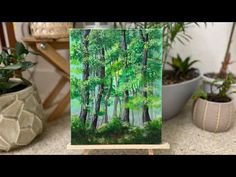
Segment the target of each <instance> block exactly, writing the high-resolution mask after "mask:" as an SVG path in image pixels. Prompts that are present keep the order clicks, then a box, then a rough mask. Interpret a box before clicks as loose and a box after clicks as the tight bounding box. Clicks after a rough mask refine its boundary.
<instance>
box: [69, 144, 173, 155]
mask: <svg viewBox="0 0 236 177" xmlns="http://www.w3.org/2000/svg"><path fill="white" fill-rule="evenodd" d="M67 149H70V150H84V152H83V155H89V151H90V150H122V149H125V150H147V151H148V155H154V154H155V151H156V150H167V149H170V144H169V143H162V144H132V145H126V144H124V145H67Z"/></svg>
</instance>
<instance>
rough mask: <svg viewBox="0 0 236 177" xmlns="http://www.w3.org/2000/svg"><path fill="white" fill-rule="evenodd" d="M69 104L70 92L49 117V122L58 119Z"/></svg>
mask: <svg viewBox="0 0 236 177" xmlns="http://www.w3.org/2000/svg"><path fill="white" fill-rule="evenodd" d="M69 103H70V92H68V93H67V94H66V95H65V96H64V97H63V98H62V100H61V101H60V102H59V104H58V106H57V107H56V108H55V110H54V111H53V112H52V114H51V115H50V116H49V117H48V122H49V121H53V120H56V119H58V118H59V116H60V115H61V113H62V112H63V111H64V110H65V108H66V106H67V105H68V104H69Z"/></svg>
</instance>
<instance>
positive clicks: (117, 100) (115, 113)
mask: <svg viewBox="0 0 236 177" xmlns="http://www.w3.org/2000/svg"><path fill="white" fill-rule="evenodd" d="M117 77H119V74H118V76H117V75H115V83H116V88H118V87H119V81H118V78H117ZM118 102H119V96H117V95H116V96H115V98H114V109H113V114H112V117H118V114H117V108H118ZM119 118H120V117H119Z"/></svg>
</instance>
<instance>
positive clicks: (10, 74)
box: [0, 42, 37, 94]
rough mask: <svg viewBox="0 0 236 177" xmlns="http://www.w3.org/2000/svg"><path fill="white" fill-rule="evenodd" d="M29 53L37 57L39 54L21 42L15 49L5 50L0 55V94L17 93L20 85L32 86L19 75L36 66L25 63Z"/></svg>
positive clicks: (28, 62) (31, 63)
mask: <svg viewBox="0 0 236 177" xmlns="http://www.w3.org/2000/svg"><path fill="white" fill-rule="evenodd" d="M29 53H32V54H35V55H37V53H35V52H32V51H29V50H27V49H26V47H25V46H24V45H23V43H21V42H17V43H16V46H15V48H3V50H2V51H1V53H0V94H4V93H9V92H12V91H15V89H16V87H18V86H19V85H25V86H28V85H30V84H31V83H30V82H29V81H28V80H26V79H24V78H23V77H22V76H20V75H19V74H18V73H19V72H22V71H25V70H27V69H29V68H31V67H32V66H34V65H35V64H36V63H33V62H31V61H25V58H26V56H27V55H28V54H29ZM12 78H19V79H21V81H22V82H18V81H15V80H12Z"/></svg>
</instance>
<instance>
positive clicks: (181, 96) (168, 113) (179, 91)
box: [162, 71, 201, 120]
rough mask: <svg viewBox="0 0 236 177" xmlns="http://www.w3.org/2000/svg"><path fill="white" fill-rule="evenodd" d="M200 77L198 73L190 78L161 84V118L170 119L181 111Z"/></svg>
mask: <svg viewBox="0 0 236 177" xmlns="http://www.w3.org/2000/svg"><path fill="white" fill-rule="evenodd" d="M198 72H199V71H198ZM200 79H201V75H200V74H199V76H198V77H196V78H194V79H192V80H188V81H185V82H181V83H177V84H171V85H163V86H162V117H163V120H168V119H171V118H173V117H175V116H176V115H177V114H178V113H179V112H180V111H181V109H182V108H183V107H184V106H185V104H186V103H187V101H188V100H189V99H190V98H191V96H192V95H193V93H194V91H195V90H196V88H197V86H198V84H199V81H200Z"/></svg>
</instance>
